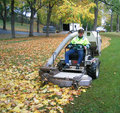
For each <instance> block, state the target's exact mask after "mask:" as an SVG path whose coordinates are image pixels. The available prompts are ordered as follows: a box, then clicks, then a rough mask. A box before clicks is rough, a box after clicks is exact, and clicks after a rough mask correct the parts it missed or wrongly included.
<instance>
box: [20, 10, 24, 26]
mask: <svg viewBox="0 0 120 113" xmlns="http://www.w3.org/2000/svg"><path fill="white" fill-rule="evenodd" d="M23 23H24V15H23V9H22V11H21V25H22V26H23Z"/></svg>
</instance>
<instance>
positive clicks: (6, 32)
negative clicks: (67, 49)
mask: <svg viewBox="0 0 120 113" xmlns="http://www.w3.org/2000/svg"><path fill="white" fill-rule="evenodd" d="M67 33H68V31H62V32H60V33H57V34H67ZM0 34H11V31H10V30H3V29H0ZM15 34H19V35H29V32H24V31H15ZM50 34H56V33H50ZM33 35H34V36H45V35H46V33H37V32H34V33H33Z"/></svg>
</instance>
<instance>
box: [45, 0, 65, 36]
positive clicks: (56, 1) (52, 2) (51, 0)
mask: <svg viewBox="0 0 120 113" xmlns="http://www.w3.org/2000/svg"><path fill="white" fill-rule="evenodd" d="M62 1H63V0H47V2H46V7H47V24H46V26H47V29H46V37H49V25H50V19H51V14H52V10H53V8H54V7H55V6H58V5H60V4H61V3H62Z"/></svg>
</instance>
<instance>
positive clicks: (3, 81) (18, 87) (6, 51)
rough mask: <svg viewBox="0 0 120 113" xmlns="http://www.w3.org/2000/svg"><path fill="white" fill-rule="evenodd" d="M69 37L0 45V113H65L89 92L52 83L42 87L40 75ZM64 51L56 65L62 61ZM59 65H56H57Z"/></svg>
mask: <svg viewBox="0 0 120 113" xmlns="http://www.w3.org/2000/svg"><path fill="white" fill-rule="evenodd" d="M65 37H66V35H54V36H51V37H49V38H46V37H32V38H19V39H13V40H5V41H0V50H1V52H0V112H7V113H9V112H10V113H11V112H16V113H41V112H50V113H57V112H61V113H63V106H64V105H66V104H68V103H71V104H74V103H73V102H72V101H73V100H74V98H73V97H74V96H76V97H77V96H78V95H80V94H81V92H86V89H85V88H83V87H80V88H79V89H78V90H75V89H73V88H72V87H69V88H60V87H58V86H57V85H54V84H52V83H49V84H47V85H44V86H43V83H42V81H41V78H40V76H39V74H38V70H39V67H40V66H42V65H44V64H45V63H46V62H47V60H48V58H49V57H50V56H51V55H52V53H53V52H54V51H55V49H56V47H57V46H58V45H59V44H60V43H61V41H62V40H63V39H64V38H65ZM63 53H64V50H63V51H62V52H61V54H60V55H59V57H58V59H57V61H58V60H59V59H60V58H62V57H63ZM57 61H56V62H57Z"/></svg>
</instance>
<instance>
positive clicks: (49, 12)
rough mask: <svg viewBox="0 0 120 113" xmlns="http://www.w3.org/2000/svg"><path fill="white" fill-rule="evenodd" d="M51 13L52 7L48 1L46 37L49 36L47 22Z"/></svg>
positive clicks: (48, 22)
mask: <svg viewBox="0 0 120 113" xmlns="http://www.w3.org/2000/svg"><path fill="white" fill-rule="evenodd" d="M51 13H52V7H51V6H50V3H49V7H48V11H47V29H46V37H49V24H50V17H51Z"/></svg>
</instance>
